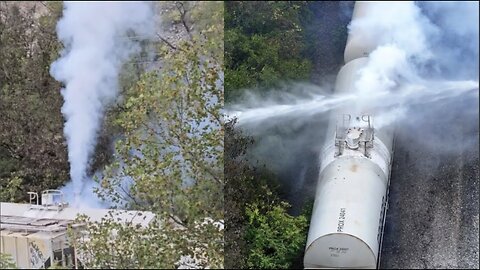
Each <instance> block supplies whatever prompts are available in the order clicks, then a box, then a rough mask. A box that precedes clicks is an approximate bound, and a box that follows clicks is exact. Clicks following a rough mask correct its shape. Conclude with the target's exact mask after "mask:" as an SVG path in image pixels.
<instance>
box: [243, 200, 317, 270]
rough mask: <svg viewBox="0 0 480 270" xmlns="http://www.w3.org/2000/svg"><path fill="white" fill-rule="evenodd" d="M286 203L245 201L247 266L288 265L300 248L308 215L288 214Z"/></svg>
mask: <svg viewBox="0 0 480 270" xmlns="http://www.w3.org/2000/svg"><path fill="white" fill-rule="evenodd" d="M288 207H289V205H288V204H287V203H285V202H282V203H280V204H278V205H273V206H265V205H263V206H262V205H259V204H256V203H255V204H252V205H248V207H247V208H246V214H247V217H248V228H247V233H246V238H247V241H248V242H249V254H248V262H247V264H248V267H249V268H254V269H275V268H276V269H278V268H289V267H291V265H292V262H293V260H295V259H296V258H297V257H298V255H299V254H301V253H302V252H303V248H304V247H305V241H306V236H307V231H306V228H307V227H308V223H307V218H306V217H305V216H303V215H300V216H297V217H293V216H290V215H289V214H288V213H287V212H286V209H287V208H288Z"/></svg>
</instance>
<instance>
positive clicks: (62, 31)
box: [50, 2, 154, 206]
mask: <svg viewBox="0 0 480 270" xmlns="http://www.w3.org/2000/svg"><path fill="white" fill-rule="evenodd" d="M153 33H154V14H153V13H152V8H151V6H150V4H149V3H145V2H117V3H114V2H64V10H63V18H62V19H61V20H60V21H59V22H58V25H57V34H58V38H59V40H60V41H61V42H62V43H63V45H64V47H65V49H64V50H63V51H62V53H61V57H60V58H59V59H58V60H57V61H55V62H54V63H53V64H52V65H51V69H50V73H51V74H52V76H53V77H54V78H55V79H57V80H58V81H61V82H63V83H64V85H65V88H63V89H62V92H61V93H62V96H63V98H64V101H65V103H64V105H63V107H62V113H63V115H64V117H65V120H66V122H65V127H64V133H65V136H66V138H67V143H68V160H69V162H70V177H71V180H72V185H73V192H74V195H75V203H74V204H75V205H76V206H78V205H79V196H80V194H81V193H82V191H83V189H84V182H85V181H86V180H87V179H88V178H87V169H88V166H89V160H90V158H91V156H92V153H93V151H94V149H95V145H96V138H97V133H98V131H99V128H100V123H101V120H102V118H103V114H104V111H105V109H106V107H107V106H108V105H109V104H111V103H112V102H113V101H115V98H116V95H117V92H118V74H119V70H120V68H121V66H122V64H123V63H124V62H125V61H126V60H127V59H128V58H129V56H131V55H132V54H133V53H135V52H137V51H138V50H139V49H140V47H139V45H138V44H137V43H135V42H134V41H132V40H131V39H129V38H128V37H127V35H135V36H140V37H145V38H148V37H151V36H153ZM88 195H89V194H86V196H88Z"/></svg>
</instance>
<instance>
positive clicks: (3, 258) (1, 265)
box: [0, 253, 17, 269]
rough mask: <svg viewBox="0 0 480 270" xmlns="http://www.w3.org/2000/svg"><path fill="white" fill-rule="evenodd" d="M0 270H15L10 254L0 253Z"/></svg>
mask: <svg viewBox="0 0 480 270" xmlns="http://www.w3.org/2000/svg"><path fill="white" fill-rule="evenodd" d="M0 269H17V266H16V265H15V262H14V261H13V259H12V256H10V254H5V253H0Z"/></svg>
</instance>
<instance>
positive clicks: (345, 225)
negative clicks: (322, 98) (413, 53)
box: [304, 2, 394, 268]
mask: <svg viewBox="0 0 480 270" xmlns="http://www.w3.org/2000/svg"><path fill="white" fill-rule="evenodd" d="M373 4H375V3H369V2H356V3H355V7H354V11H353V16H352V20H353V19H359V18H361V17H362V16H365V14H366V12H365V10H366V9H367V8H368V5H373ZM367 36H369V35H365V33H361V32H360V31H356V32H355V33H354V34H352V33H350V34H349V37H348V40H347V44H346V48H345V54H344V59H345V65H344V66H343V67H342V68H341V70H340V72H339V74H338V76H337V80H336V85H335V93H336V94H348V93H349V92H352V91H354V89H355V88H356V87H355V82H357V80H358V78H359V71H360V70H361V69H362V68H363V67H365V66H366V65H367V63H368V56H369V54H370V53H371V52H372V51H373V50H374V49H375V48H376V47H377V44H375V43H374V42H373V41H372V40H367V39H366V37H367ZM374 116H375V110H374V108H371V107H369V105H368V104H359V103H358V104H355V103H354V104H348V105H346V106H343V107H341V108H339V109H337V110H336V111H334V112H333V116H332V118H331V120H330V122H329V127H328V130H327V140H326V142H325V144H324V146H323V148H322V152H321V157H320V160H321V165H320V170H319V180H318V184H317V190H316V194H315V203H314V207H313V212H312V217H311V223H310V230H309V233H308V239H307V245H306V250H305V256H304V267H305V268H376V267H377V265H378V262H379V258H380V253H379V250H381V244H382V236H383V228H384V223H385V216H386V209H387V202H388V188H389V183H390V170H391V164H392V156H393V141H394V138H393V128H392V127H391V126H388V127H382V128H380V129H378V128H375V127H374Z"/></svg>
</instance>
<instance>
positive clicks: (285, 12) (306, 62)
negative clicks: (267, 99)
mask: <svg viewBox="0 0 480 270" xmlns="http://www.w3.org/2000/svg"><path fill="white" fill-rule="evenodd" d="M225 6H226V15H225V22H226V30H225V57H226V68H225V74H226V82H225V89H226V92H225V93H226V99H227V101H228V102H230V101H231V100H233V99H235V98H236V97H237V96H239V95H240V93H241V91H239V89H242V88H272V87H277V86H279V85H280V83H281V82H284V81H289V80H305V79H308V78H309V76H310V70H311V66H312V64H311V60H310V59H309V58H308V57H307V55H306V53H305V52H306V47H307V46H306V45H305V42H304V39H305V37H304V34H303V29H302V26H301V20H300V19H301V14H302V13H301V11H302V10H303V8H304V7H305V6H306V2H303V1H302V2H273V1H263V2H262V1H260V2H246V1H243V2H242V1H234V2H227V3H225Z"/></svg>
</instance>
